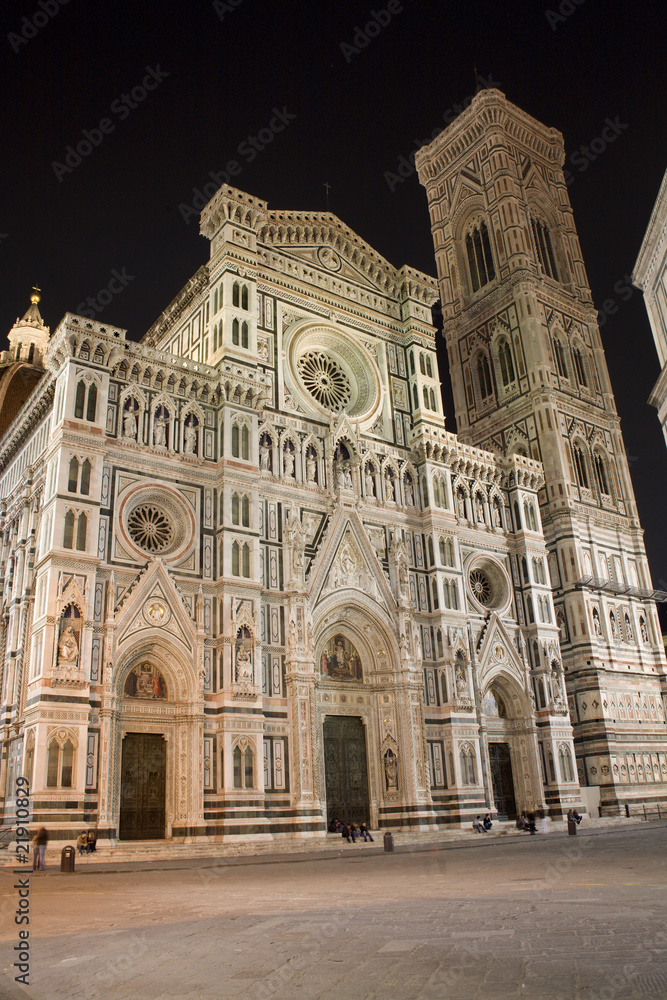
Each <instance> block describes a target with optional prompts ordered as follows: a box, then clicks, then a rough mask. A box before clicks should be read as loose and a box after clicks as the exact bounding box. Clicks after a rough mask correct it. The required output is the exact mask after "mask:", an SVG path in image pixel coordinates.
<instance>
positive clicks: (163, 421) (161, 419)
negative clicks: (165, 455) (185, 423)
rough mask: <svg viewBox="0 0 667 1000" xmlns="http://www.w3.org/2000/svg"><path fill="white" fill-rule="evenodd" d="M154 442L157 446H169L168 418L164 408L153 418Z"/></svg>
mask: <svg viewBox="0 0 667 1000" xmlns="http://www.w3.org/2000/svg"><path fill="white" fill-rule="evenodd" d="M153 444H154V445H155V446H156V447H157V448H166V446H167V418H166V417H165V415H164V410H162V409H160V410H158V411H157V413H156V414H155V419H154V420H153Z"/></svg>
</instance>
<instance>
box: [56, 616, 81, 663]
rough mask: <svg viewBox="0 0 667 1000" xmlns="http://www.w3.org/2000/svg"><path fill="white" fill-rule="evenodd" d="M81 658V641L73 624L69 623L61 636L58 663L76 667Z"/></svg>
mask: <svg viewBox="0 0 667 1000" xmlns="http://www.w3.org/2000/svg"><path fill="white" fill-rule="evenodd" d="M78 659H79V643H78V640H77V637H76V632H75V631H74V628H73V627H72V626H71V625H67V626H66V627H65V628H64V629H63V632H62V634H61V636H60V640H59V642H58V663H57V665H58V666H59V667H75V666H76V664H77V661H78Z"/></svg>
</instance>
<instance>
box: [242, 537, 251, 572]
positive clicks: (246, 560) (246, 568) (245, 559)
mask: <svg viewBox="0 0 667 1000" xmlns="http://www.w3.org/2000/svg"><path fill="white" fill-rule="evenodd" d="M241 568H242V572H243V576H245V577H249V576H250V546H249V545H248V544H247V542H246V543H245V544H244V546H243V552H242V559H241Z"/></svg>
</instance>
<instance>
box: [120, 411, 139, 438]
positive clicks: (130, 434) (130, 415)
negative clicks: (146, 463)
mask: <svg viewBox="0 0 667 1000" xmlns="http://www.w3.org/2000/svg"><path fill="white" fill-rule="evenodd" d="M123 437H124V438H128V439H130V438H131V439H132V440H133V441H136V440H137V415H136V413H135V412H134V405H133V404H131V405H130V408H129V409H127V410H126V411H125V413H124V414H123Z"/></svg>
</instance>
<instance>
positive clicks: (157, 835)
mask: <svg viewBox="0 0 667 1000" xmlns="http://www.w3.org/2000/svg"><path fill="white" fill-rule="evenodd" d="M123 700H124V702H125V703H126V704H127V705H128V707H130V706H131V708H132V709H135V710H136V709H138V710H139V711H141V710H142V709H143V710H144V711H146V710H147V709H149V707H150V709H152V708H153V707H154V706H155V703H156V702H163V703H164V702H168V700H169V692H168V688H167V682H166V680H165V678H164V675H163V673H162V671H161V670H159V669H158V667H156V666H155V664H154V663H152V662H150V661H147V660H144V661H143V662H141V663H139V664H137V665H136V666H135V667H133V668H132V669H131V670H130V672H129V673H128V675H127V678H126V680H125V685H124V688H123ZM136 723H137V729H140V728H141V727H140V723H139V718H137V719H136ZM166 792H167V747H166V743H165V736H164V733H159V732H141V731H139V732H132V731H127V732H126V733H125V735H124V737H123V743H122V758H121V769H120V819H119V838H120V839H121V840H161V839H162V838H164V836H165V827H166Z"/></svg>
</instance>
